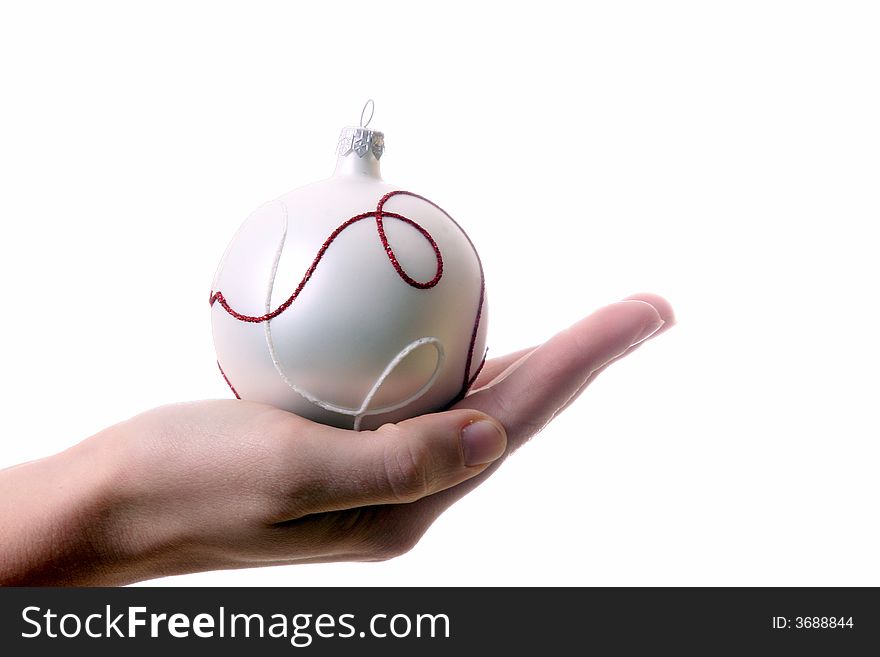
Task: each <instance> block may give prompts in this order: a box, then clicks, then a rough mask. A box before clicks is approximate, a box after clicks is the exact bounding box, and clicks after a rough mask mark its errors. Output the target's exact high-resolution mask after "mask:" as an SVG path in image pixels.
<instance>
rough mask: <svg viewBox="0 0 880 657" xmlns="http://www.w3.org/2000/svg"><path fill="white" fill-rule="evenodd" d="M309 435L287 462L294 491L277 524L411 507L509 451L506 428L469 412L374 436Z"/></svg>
mask: <svg viewBox="0 0 880 657" xmlns="http://www.w3.org/2000/svg"><path fill="white" fill-rule="evenodd" d="M311 428H312V430H311V431H310V433H309V436H308V437H307V438H305V439H302V440H299V441H298V442H297V444H296V447H297V449H296V450H295V453H294V454H293V455H292V458H291V459H290V461H289V464H290V472H289V475H288V476H289V478H290V481H292V482H295V484H294V487H293V488H292V489H291V490H289V491H288V492H287V494H288V495H289V498H290V499H289V500H287V504H286V507H285V512H284V514H283V517H282V518H279V520H283V519H290V518H295V517H301V516H303V515H306V514H314V513H321V512H327V511H338V510H344V509H351V508H356V507H361V506H367V505H376V504H400V503H407V502H413V501H415V500H418V499H420V498H422V497H425V496H426V495H431V494H433V493H436V492H438V491H441V490H444V489H446V488H449V487H450V486H454V485H456V484H459V483H461V482H462V481H464V480H466V479H469V478H470V477H473V476H474V475H476V474H479V473H480V472H482V471H483V470H484V469H485V468H486V466H487V465H488V464H489V463H491V462H492V461H494V460H495V459H497V458H498V457H500V456H501V455H502V454H503V453H504V452H505V449H506V447H507V437H506V434H505V431H504V428H503V427H502V426H501V425H500V424H499V423H498V422H497V421H496V420H493V419H492V418H491V417H488V416H486V415H484V414H483V413H480V412H476V411H473V410H454V411H446V412H443V413H432V414H429V415H423V416H420V417H416V418H412V419H409V420H405V421H403V422H399V423H397V424H386V425H384V426H382V427H380V428H379V429H377V430H375V431H362V432H354V431H346V430H340V429H332V428H330V427H322V426H321V425H315V424H311ZM291 451H294V450H291Z"/></svg>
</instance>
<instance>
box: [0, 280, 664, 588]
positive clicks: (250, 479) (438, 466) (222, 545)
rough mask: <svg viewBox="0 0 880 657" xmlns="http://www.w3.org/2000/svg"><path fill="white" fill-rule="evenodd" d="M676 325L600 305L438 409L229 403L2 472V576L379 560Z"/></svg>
mask: <svg viewBox="0 0 880 657" xmlns="http://www.w3.org/2000/svg"><path fill="white" fill-rule="evenodd" d="M673 322H674V318H673V314H672V310H671V308H670V307H669V305H668V304H667V303H666V302H665V301H664V300H663V299H661V298H660V297H656V296H653V295H639V296H636V297H632V298H630V299H629V300H626V301H622V302H619V303H615V304H612V305H610V306H606V307H605V308H602V309H600V310H598V311H597V312H595V313H593V314H592V315H590V316H589V317H587V318H586V319H583V320H581V321H580V322H578V323H577V324H575V325H574V326H572V327H570V328H568V329H566V330H564V331H562V332H561V333H559V334H557V335H556V336H554V337H553V338H552V339H550V340H549V341H548V342H546V343H545V344H543V345H541V346H539V347H536V348H532V349H526V350H523V351H520V352H517V353H514V354H510V355H508V356H504V357H501V358H497V359H495V360H492V361H489V362H487V363H486V366H485V368H484V370H483V372H482V373H481V375H480V377H479V379H478V380H477V382H476V384H475V386H474V389H473V391H472V392H471V393H470V394H469V395H468V396H467V397H466V398H465V399H463V400H462V401H461V402H459V403H458V404H456V405H455V406H454V407H453V408H452V409H450V410H448V411H445V412H442V413H433V414H429V415H424V416H421V417H417V418H413V419H410V420H406V421H404V422H400V423H398V424H394V425H390V424H389V425H385V426H383V427H381V428H379V429H377V430H376V431H364V432H360V433H356V432H352V431H346V430H342V429H335V428H332V427H327V426H324V425H320V424H315V423H313V422H310V421H308V420H305V419H303V418H300V417H298V416H296V415H292V414H290V413H287V412H285V411H281V410H278V409H276V408H273V407H271V406H266V405H263V404H257V403H253V402H246V401H238V400H225V401H221V400H217V401H202V402H191V403H183V404H175V405H171V406H164V407H161V408H158V409H154V410H151V411H148V412H146V413H143V414H141V415H138V416H136V417H134V418H131V419H130V420H127V421H125V422H122V423H120V424H118V425H115V426H113V427H110V428H108V429H106V430H104V431H102V432H100V433H99V434H97V435H95V436H93V437H92V438H90V439H88V440H85V441H83V442H82V443H80V444H78V445H75V446H74V447H72V448H70V449H68V450H66V451H65V452H62V453H60V454H57V455H55V456H52V457H49V458H46V459H42V460H40V461H35V462H31V463H26V464H22V465H19V466H15V467H13V468H9V469H7V470H4V471H2V472H0V535H2V536H3V543H2V545H0V582H2V583H7V584H123V583H129V582H133V581H137V580H141V579H149V578H153V577H161V576H165V575H175V574H181V573H188V572H196V571H203V570H214V569H223V568H248V567H254V566H266V565H279V564H293V563H314V562H326V561H343V560H345V561H349V560H358V561H363V560H379V559H387V558H390V557H393V556H396V555H399V554H401V553H403V552H405V551H407V550H408V549H410V548H411V547H412V546H413V545H415V543H416V542H417V541H418V540H419V538H420V537H421V536H422V534H423V533H424V532H425V530H426V529H427V528H428V527H429V526H430V524H431V523H432V522H433V521H434V520H435V519H436V518H437V517H438V516H439V515H440V514H441V513H442V512H443V511H444V510H445V509H446V508H448V507H449V506H450V505H451V504H452V503H453V502H455V501H456V500H457V499H459V498H460V497H462V496H463V495H465V494H466V493H467V492H468V491H470V490H472V489H473V488H474V487H475V486H477V485H479V483H480V482H482V481H483V480H484V479H485V478H486V477H488V476H489V475H490V474H491V472H492V471H494V469H495V468H496V467H497V466H498V465H499V464H500V463H501V461H503V459H504V457H506V456H507V455H508V454H509V453H510V452H512V451H513V450H514V449H516V448H518V447H520V446H521V445H522V444H523V443H525V442H526V441H527V440H528V439H529V438H531V437H532V436H533V435H535V434H536V433H538V432H539V431H540V430H541V429H542V428H543V427H544V426H546V425H547V423H548V422H550V421H551V420H552V419H553V418H554V417H555V416H556V415H557V414H558V413H559V412H560V411H562V410H563V409H565V408H566V407H567V406H568V405H569V404H570V403H572V401H574V399H575V398H576V397H577V396H578V395H580V393H581V392H583V390H584V389H585V388H586V387H587V386H588V385H589V383H590V382H591V381H592V380H593V379H594V378H595V377H596V376H597V375H598V374H599V373H600V372H601V371H602V370H603V369H604V368H605V367H607V366H608V365H609V364H610V363H612V362H614V361H615V360H617V359H618V358H620V357H622V356H624V355H626V354H628V353H630V352H631V351H632V350H633V349H635V348H636V346H637V345H638V344H639V343H641V342H642V341H643V340H645V339H646V338H647V337H649V336H651V335H655V334H656V333H657V332H658V331H659V330H661V328H668V327H669V326H671V325H672V323H673Z"/></svg>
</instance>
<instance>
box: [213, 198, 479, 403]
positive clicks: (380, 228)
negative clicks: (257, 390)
mask: <svg viewBox="0 0 880 657" xmlns="http://www.w3.org/2000/svg"><path fill="white" fill-rule="evenodd" d="M398 195H402V196H412V197H414V198H417V199H420V200H422V201H425V202H426V203H428V204H429V205H432V206H433V207H435V208H437V209H438V210H439V211H440V212H442V213H443V214H444V215H446V217H447V218H448V219H449V220H450V221H451V222H452V223H453V224H455V226H456V227H457V228H458V229H459V230H460V231H461V232H462V234H463V235H464V236H465V239H467V241H468V243H469V244H470V245H471V248H473V250H474V255H476V257H477V264H478V265H479V268H480V299H479V303H478V305H477V315H476V319H475V320H474V328H473V331H472V332H471V341H470V346H469V348H468V355H467V361H466V363H465V368H464V378H463V382H462V387H461V392H460V393H459V395H458V396H457V397H456V401H457V400H459V399H461V398H462V397H464V395H465V394H467V391H468V389H469V388H470V386H471V384H472V383H473V381H474V379H476V376H477V374H479V371H480V369H482V367H483V363H484V362H485V356H484V357H483V361H482V362H481V363H480V367H479V368H478V369H477V372H476V373H475V374H474V376H473V377H469V376H468V374H469V373H470V369H471V365H472V363H473V358H474V347H475V345H476V340H477V332H478V330H479V326H480V318H481V315H482V312H483V300H484V298H485V279H484V277H483V264H482V262H480V256H479V254H478V253H477V250H476V248H474V244H473V242H472V241H471V239H470V237H468V235H467V233H465V232H464V230H462V228H461V226H459V225H458V223H457V222H456V221H455V219H453V218H452V217H451V216H450V215H449V213H448V212H446V211H445V210H444V209H443V208H441V207H440V206H439V205H437V204H436V203H434V202H433V201H430V200H428V199H426V198H425V197H424V196H421V195H419V194H414V193H412V192H405V191H402V190H396V191H392V192H388V193H387V194H385V195H384V196H383V197H382V198H381V199H379V203H378V204H377V205H376V209H375V210H374V211H372V212H362V213H361V214H356V215H355V216H353V217H351V218H349V219H347V220H346V221H344V222H343V223H342V224H340V225H339V226H338V227H337V228H336V229H335V230H334V231H333V232H332V233H330V236H329V237H328V238H327V239H326V240H324V243H323V244H322V245H321V248H320V249H318V253H317V255H316V256H315V259H314V260H312V264H311V265H309V268H308V269H307V270H306V273H305V275H304V276H303V277H302V280H300V282H299V285H297V286H296V289H295V290H294V291H293V293H292V294H291V295H290V296H289V297H287V299H285V300H284V301H283V302H282V303H281V304H280V305H279V306H278V307H277V308H275V310H272V311H270V312H267V313H265V314H263V315H245V314H244V313H240V312H238V311H237V310H235V309H234V308H232V307H231V306H230V305H229V302H228V301H226V297H224V296H223V292H222V291H219V290H218V291H217V292H214V291H213V290H212V291H211V295H210V298H209V302H210V305H211V306H213V305H214V303H219V304H220V305H221V306H222V307H223V309H224V310H225V311H226V312H227V313H229V314H230V315H231V316H232V317H235V319H237V320H240V321H242V322H253V323H261V322H266V321H268V320H270V319H273V318H275V317H278V315H280V314H281V313H283V312H284V311H285V310H287V309H288V308H290V306H291V305H292V304H293V302H294V301H296V298H297V297H298V296H299V294H300V292H302V291H303V288H305V286H306V284H307V283H308V282H309V280H310V279H311V278H312V275H313V274H314V273H315V270H316V269H317V268H318V264H320V262H321V260H322V259H323V257H324V254H325V253H326V252H327V249H328V248H330V245H331V244H333V242H334V241H335V240H336V238H337V237H339V235H340V234H341V233H342V232H343V231H344V230H345V229H346V228H348V227H349V226H351V225H353V224H355V223H357V222H358V221H361V220H362V219H366V218H367V217H374V218H375V220H376V232H377V233H378V234H379V241H380V242H381V243H382V247H383V249H384V250H385V254H386V255H387V256H388V260H389V262H391V266H392V267H394V270H395V271H396V272H397V274H398V276H400V278H401V279H402V280H403V281H404V282H405V283H406V284H407V285H410V286H411V287H414V288H417V289H420V290H427V289H430V288H432V287H434V286H435V285H437V283H439V282H440V279H441V278H442V276H443V256H442V255H441V253H440V247H439V246H437V242H436V241H434V238H433V237H432V236H431V234H430V233H429V232H428V231H427V230H426V229H425V228H423V227H422V226H421V225H419V224H418V223H416V222H415V221H413V220H412V219H410V218H409V217H406V216H404V215H402V214H399V213H397V212H389V211H387V210H385V203H386V202H387V201H388V199H390V198H391V197H393V196H398ZM388 217H390V218H392V219H398V220H400V221H403V222H404V223H407V224H409V225H410V226H412V227H413V228H415V229H416V230H417V231H419V233H421V235H422V237H424V238H425V240H427V242H428V243H429V244H430V245H431V248H432V249H433V250H434V256H435V258H436V260H437V270H436V273H435V274H434V277H433V278H432V279H431V280H429V281H424V282H422V281H417V280H415V279H414V278H412V277H411V276H410V275H409V274H407V273H406V271H405V270H404V269H403V267H402V266H401V265H400V262H398V260H397V256H396V255H395V253H394V249H393V248H392V247H391V244H390V243H389V242H388V237H387V236H386V235H385V219H386V218H388ZM217 365H218V367H219V365H220V364H219V363H217ZM220 373H221V374H223V378H224V379H225V380H226V383H227V384H228V385H229V388H230V389H231V390H232V392H233V393H234V394H235V396H236V397H237V398H239V399H240V398H241V397H239V394H238V392H236V390H235V388H234V387H233V386H232V383H231V382H230V381H229V378H228V377H227V376H226V373H225V372H223V368H222V367H221V368H220Z"/></svg>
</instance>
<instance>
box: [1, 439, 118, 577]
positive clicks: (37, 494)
mask: <svg viewBox="0 0 880 657" xmlns="http://www.w3.org/2000/svg"><path fill="white" fill-rule="evenodd" d="M102 433H103V432H102ZM105 441H106V437H105V436H103V435H102V434H98V435H96V436H94V437H92V438H89V439H88V440H85V441H83V442H81V443H79V444H77V445H74V446H73V447H71V448H69V449H67V450H65V451H63V452H60V453H58V454H54V455H52V456H49V457H46V458H43V459H39V460H37V461H32V462H29V463H24V464H22V465H19V466H15V467H13V468H9V469H7V470H5V471H3V472H0V496H2V498H3V499H4V503H3V505H2V509H3V512H2V517H0V533H2V534H3V536H4V541H3V542H4V545H3V546H2V548H0V583H4V584H10V585H92V584H117V583H122V582H123V581H126V577H125V571H126V570H127V568H128V567H129V565H130V557H131V554H130V552H129V551H128V550H127V549H125V548H126V546H125V543H124V541H122V540H121V538H122V537H123V536H124V532H123V531H122V525H123V520H122V515H123V514H122V513H121V512H120V508H119V506H118V504H117V500H118V499H119V498H118V496H117V494H116V492H117V483H118V479H119V472H118V470H117V468H116V467H115V460H114V458H113V453H114V452H113V450H104V449H102V447H103V445H102V444H103V443H104V442H105Z"/></svg>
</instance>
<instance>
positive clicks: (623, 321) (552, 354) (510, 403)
mask: <svg viewBox="0 0 880 657" xmlns="http://www.w3.org/2000/svg"><path fill="white" fill-rule="evenodd" d="M661 326H663V319H662V317H661V316H660V314H659V313H658V312H657V311H656V310H655V309H654V307H653V306H652V305H651V304H649V303H646V302H644V301H640V300H626V301H620V302H618V303H614V304H611V305H610V306H606V307H604V308H601V309H600V310H598V311H596V312H595V313H593V314H592V315H590V316H589V317H587V318H585V319H583V320H581V321H580V322H578V323H576V324H574V325H573V326H571V327H570V328H568V329H566V330H565V331H562V332H561V333H558V334H557V335H555V336H554V337H553V338H551V339H550V340H548V341H547V342H546V343H545V344H543V345H542V346H540V347H538V348H537V349H536V350H535V351H534V352H532V353H531V354H530V355H529V356H528V357H527V358H526V359H525V360H524V361H523V362H522V363H521V364H520V365H519V366H518V367H517V369H516V371H515V372H513V373H512V374H510V375H509V376H508V377H507V378H505V379H504V380H503V381H501V382H499V383H498V384H497V385H493V386H491V387H489V388H485V389H483V390H480V391H477V392H475V393H474V394H473V395H471V396H469V397H466V398H465V399H464V400H462V401H461V402H460V403H459V404H458V405H457V407H458V408H473V409H477V410H481V411H483V412H485V413H488V414H490V415H492V416H493V417H496V418H497V419H498V420H500V421H501V423H502V424H503V425H504V426H505V427H507V430H508V432H509V436H508V437H509V440H510V442H511V447H512V448H514V449H515V448H516V447H518V446H519V445H521V444H522V443H524V442H525V441H526V440H528V438H530V437H531V436H532V435H534V434H535V433H537V432H538V431H540V430H541V428H543V427H544V425H546V423H547V422H549V421H550V420H551V419H552V418H553V415H554V414H555V413H556V411H557V410H558V409H559V408H561V407H562V406H564V405H565V404H566V402H568V400H569V399H570V398H571V397H572V395H574V394H575V393H576V392H577V391H578V390H579V389H580V388H581V386H582V385H583V384H584V383H585V382H586V380H587V379H588V378H589V376H590V375H591V374H592V373H593V372H595V371H596V370H598V369H599V368H600V367H602V366H603V365H604V364H605V363H607V362H609V361H611V360H613V359H614V358H616V357H618V356H620V355H621V354H623V353H624V352H625V351H626V350H627V349H629V348H630V347H631V346H632V345H634V344H637V343H639V342H640V341H642V340H644V339H645V338H647V337H648V336H650V335H651V334H652V333H654V332H655V331H657V330H658V329H659V328H660V327H661Z"/></svg>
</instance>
